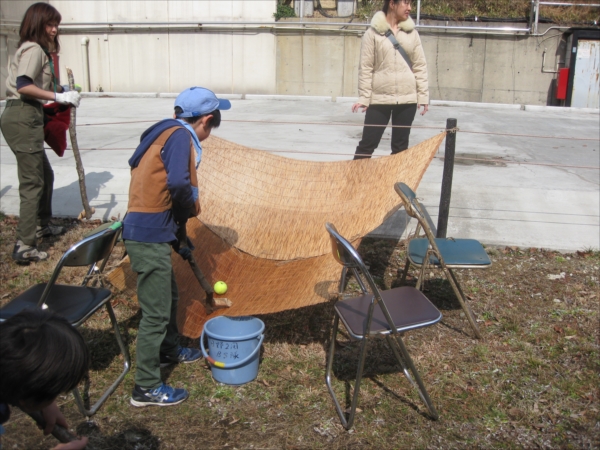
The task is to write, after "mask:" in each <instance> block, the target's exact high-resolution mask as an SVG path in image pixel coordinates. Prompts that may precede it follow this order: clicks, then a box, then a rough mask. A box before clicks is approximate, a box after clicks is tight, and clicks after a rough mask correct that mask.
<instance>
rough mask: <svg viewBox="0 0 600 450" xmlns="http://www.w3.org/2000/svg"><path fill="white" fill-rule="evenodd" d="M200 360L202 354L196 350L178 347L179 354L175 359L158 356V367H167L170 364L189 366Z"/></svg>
mask: <svg viewBox="0 0 600 450" xmlns="http://www.w3.org/2000/svg"><path fill="white" fill-rule="evenodd" d="M200 359H202V352H201V351H200V350H199V349H197V348H186V347H179V354H178V355H177V357H176V358H174V357H172V356H168V355H160V367H167V366H170V365H171V364H179V363H184V364H189V363H193V362H196V361H199V360H200Z"/></svg>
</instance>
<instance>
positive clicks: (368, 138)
mask: <svg viewBox="0 0 600 450" xmlns="http://www.w3.org/2000/svg"><path fill="white" fill-rule="evenodd" d="M416 113H417V104H416V103H411V104H407V105H370V106H369V108H368V109H367V112H366V114H365V126H364V128H363V135H362V139H361V140H360V142H359V143H358V147H356V153H355V155H354V159H364V158H370V157H371V155H372V154H373V152H374V151H375V149H376V148H377V146H378V145H379V141H381V136H383V132H384V131H385V126H386V125H387V124H388V122H389V121H390V116H392V125H402V126H406V127H410V126H411V125H412V123H413V120H414V118H415V114H416ZM369 125H380V126H375V127H370V126H369ZM409 135H410V128H392V155H395V154H396V153H400V152H401V151H402V150H406V149H407V148H408V136H409Z"/></svg>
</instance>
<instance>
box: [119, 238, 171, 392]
mask: <svg viewBox="0 0 600 450" xmlns="http://www.w3.org/2000/svg"><path fill="white" fill-rule="evenodd" d="M125 248H126V249H127V253H128V254H129V259H130V260H131V268H132V269H133V271H134V272H136V273H137V297H138V302H139V304H140V308H141V310H142V320H141V321H140V326H139V328H138V336H137V345H136V365H137V368H136V371H135V384H137V385H138V386H141V387H143V388H146V389H154V388H157V387H158V386H160V384H161V382H162V381H161V378H160V354H163V355H169V356H172V357H173V358H174V359H176V358H177V355H178V350H179V333H178V331H177V302H178V301H179V293H178V291H177V283H176V282H175V273H174V272H173V266H172V264H171V245H170V244H167V243H148V242H137V241H131V240H126V241H125Z"/></svg>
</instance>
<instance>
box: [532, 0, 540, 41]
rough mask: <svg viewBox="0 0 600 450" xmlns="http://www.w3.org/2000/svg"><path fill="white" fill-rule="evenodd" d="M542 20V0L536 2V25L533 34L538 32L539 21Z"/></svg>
mask: <svg viewBox="0 0 600 450" xmlns="http://www.w3.org/2000/svg"><path fill="white" fill-rule="evenodd" d="M539 20H540V0H535V24H534V25H533V34H537V32H538V21H539Z"/></svg>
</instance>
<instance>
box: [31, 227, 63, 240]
mask: <svg viewBox="0 0 600 450" xmlns="http://www.w3.org/2000/svg"><path fill="white" fill-rule="evenodd" d="M65 231H67V229H66V228H65V227H61V226H58V225H50V224H48V225H44V226H43V227H40V226H38V227H37V228H36V229H35V237H36V238H38V239H41V238H45V237H51V236H60V235H61V234H63V233H64V232H65Z"/></svg>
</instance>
